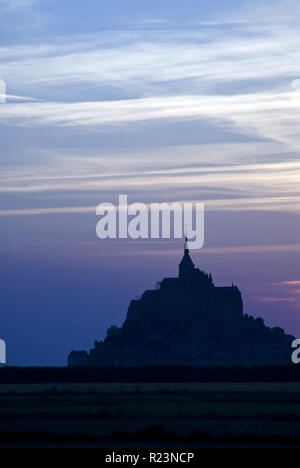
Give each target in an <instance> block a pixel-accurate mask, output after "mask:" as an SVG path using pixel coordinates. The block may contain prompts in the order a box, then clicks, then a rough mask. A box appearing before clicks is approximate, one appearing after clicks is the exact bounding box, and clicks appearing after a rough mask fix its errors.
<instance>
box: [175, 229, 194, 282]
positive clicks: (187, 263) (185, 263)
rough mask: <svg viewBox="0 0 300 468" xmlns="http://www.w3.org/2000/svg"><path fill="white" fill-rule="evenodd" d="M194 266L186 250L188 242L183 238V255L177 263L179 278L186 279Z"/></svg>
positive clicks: (187, 249)
mask: <svg viewBox="0 0 300 468" xmlns="http://www.w3.org/2000/svg"><path fill="white" fill-rule="evenodd" d="M194 268H195V265H194V263H193V261H192V259H191V257H190V254H189V248H188V240H187V237H185V241H184V254H183V257H182V259H181V262H180V263H179V278H182V279H183V278H188V277H189V276H190V275H191V273H193V272H194Z"/></svg>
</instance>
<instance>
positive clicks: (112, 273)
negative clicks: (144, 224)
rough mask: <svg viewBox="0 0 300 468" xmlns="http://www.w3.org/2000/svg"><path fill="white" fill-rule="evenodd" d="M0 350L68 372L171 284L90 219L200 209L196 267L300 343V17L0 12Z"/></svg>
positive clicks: (242, 1) (7, 6) (268, 12)
mask: <svg viewBox="0 0 300 468" xmlns="http://www.w3.org/2000/svg"><path fill="white" fill-rule="evenodd" d="M0 22H1V30H0V57H1V60H0V63H1V65H0V79H1V80H3V82H5V84H6V102H5V103H2V104H0V126H1V128H0V139H1V147H0V166H1V170H0V174H1V175H0V178H1V184H0V191H1V197H0V223H1V230H0V239H1V244H0V249H1V263H0V280H1V282H0V297H1V315H0V338H2V339H5V340H6V343H7V361H8V364H11V365H65V364H66V358H67V355H68V353H69V351H70V350H72V349H89V348H91V347H92V346H93V342H94V340H95V339H98V340H99V339H102V338H103V337H104V336H105V330H106V328H107V327H108V326H110V325H112V324H116V325H121V324H122V322H123V320H124V318H125V315H126V310H127V307H128V304H129V302H130V300H131V299H134V298H136V297H137V296H139V295H140V294H142V292H143V291H144V290H145V289H151V288H153V287H155V283H156V282H157V281H158V280H160V279H161V278H163V277H165V276H174V275H176V274H177V268H178V263H179V261H180V257H181V255H182V249H183V241H182V240H170V241H166V240H136V241H133V240H99V239H98V238H97V237H96V231H95V229H96V223H97V217H96V206H97V205H98V204H99V203H101V202H111V203H115V204H116V203H117V201H118V195H119V194H128V200H129V202H130V203H133V202H144V203H150V202H172V201H199V202H204V204H205V243H204V247H203V249H201V250H198V251H194V252H192V254H191V255H192V258H193V260H194V263H195V264H196V265H197V266H199V267H200V268H201V269H204V270H205V271H207V272H210V273H211V274H212V276H213V279H214V282H215V284H216V285H231V284H232V283H234V284H236V285H238V287H239V289H240V290H241V292H242V296H243V300H244V311H245V313H248V314H251V315H254V316H262V317H263V318H264V320H265V323H266V324H267V325H269V326H281V327H283V328H284V329H285V330H286V331H287V332H289V333H291V334H293V335H294V336H296V337H297V338H300V318H299V313H300V308H299V305H300V222H299V182H300V180H299V179H300V177H299V171H300V161H299V150H300V33H299V31H300V4H299V2H298V1H297V0H279V1H276V0H271V1H263V2H261V1H258V0H251V1H250V0H228V1H226V2H225V1H224V0H211V1H207V0H205V1H203V0H187V1H186V2H182V0H181V1H179V0H126V1H124V0H111V1H110V2H107V1H102V0H100V1H99V0H89V1H83V0H77V1H76V2H72V1H69V0H63V1H61V0H60V1H58V0H51V1H50V0H0Z"/></svg>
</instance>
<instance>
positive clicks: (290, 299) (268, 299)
mask: <svg viewBox="0 0 300 468" xmlns="http://www.w3.org/2000/svg"><path fill="white" fill-rule="evenodd" d="M253 299H254V300H256V301H257V302H262V303H268V302H271V303H272V302H295V301H296V298H295V297H264V296H261V297H260V296H259V297H254V298H253Z"/></svg>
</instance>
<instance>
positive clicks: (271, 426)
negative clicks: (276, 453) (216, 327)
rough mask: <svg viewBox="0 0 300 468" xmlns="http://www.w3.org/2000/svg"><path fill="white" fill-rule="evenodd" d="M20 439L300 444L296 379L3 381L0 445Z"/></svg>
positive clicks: (41, 441) (38, 441) (299, 396)
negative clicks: (57, 382)
mask: <svg viewBox="0 0 300 468" xmlns="http://www.w3.org/2000/svg"><path fill="white" fill-rule="evenodd" d="M22 443H25V444H26V443H27V444H29V445H30V444H31V445H32V444H46V443H55V444H57V445H59V444H73V445H74V444H75V445H76V444H79V445H82V444H83V445H85V444H92V445H95V446H97V444H99V445H102V446H105V445H106V444H107V445H108V444H110V445H111V444H116V445H117V446H122V444H125V445H126V444H133V445H139V446H143V445H144V444H146V445H147V444H153V445H157V444H166V445H167V446H169V445H170V444H177V446H180V445H181V444H191V445H203V444H204V445H206V444H213V445H214V444H217V445H218V444H225V445H226V444H254V445H259V444H262V445H272V444H275V445H285V444H286V445H289V446H298V445H299V446H300V384H299V383H189V384H187V383H180V384H179V383H178V384H170V383H168V384H163V383H157V384H154V383H149V384H146V383H145V384H140V383H139V384H126V383H122V384H121V383H120V384H118V383H107V384H105V383H103V384H83V383H80V384H55V383H53V384H1V385H0V446H1V445H2V446H3V445H4V446H5V445H7V444H21V445H22Z"/></svg>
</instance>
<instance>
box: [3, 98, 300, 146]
mask: <svg viewBox="0 0 300 468" xmlns="http://www.w3.org/2000/svg"><path fill="white" fill-rule="evenodd" d="M293 98H294V99H293ZM299 104H300V95H299V99H298V98H296V99H295V96H294V95H293V91H291V90H286V91H281V90H277V91H276V92H275V91H274V92H272V93H270V92H262V93H250V94H240V95H230V96H216V95H214V96H210V95H181V96H180V95H179V96H178V95H175V96H167V97H152V98H144V99H126V100H115V101H96V102H76V103H58V102H55V103H53V102H47V103H22V104H18V103H14V104H6V105H5V106H3V107H2V108H1V111H2V112H1V114H0V119H1V120H2V121H5V122H6V123H12V124H14V125H18V124H19V125H25V126H41V125H42V126H43V125H44V126H49V125H50V126H51V125H54V126H55V125H62V126H91V127H97V126H107V125H120V124H128V123H132V122H141V121H153V120H158V119H169V120H170V119H171V120H178V121H184V120H191V119H192V120H195V119H209V120H213V121H215V124H216V125H218V123H219V125H222V122H223V125H224V123H225V122H228V124H229V125H231V126H233V127H234V128H236V130H237V131H239V132H243V133H246V134H250V135H256V136H257V137H263V138H270V139H274V140H277V141H280V142H283V143H285V144H286V145H287V147H289V149H290V150H299V148H300V133H299V128H300V113H299Z"/></svg>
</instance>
